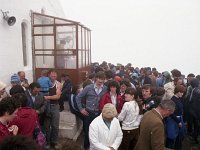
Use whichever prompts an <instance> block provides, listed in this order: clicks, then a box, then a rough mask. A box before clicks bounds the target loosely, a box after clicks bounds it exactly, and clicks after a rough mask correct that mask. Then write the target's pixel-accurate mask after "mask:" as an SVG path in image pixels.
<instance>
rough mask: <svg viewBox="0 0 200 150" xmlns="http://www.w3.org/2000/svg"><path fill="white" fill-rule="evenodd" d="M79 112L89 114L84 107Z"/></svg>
mask: <svg viewBox="0 0 200 150" xmlns="http://www.w3.org/2000/svg"><path fill="white" fill-rule="evenodd" d="M80 112H81V114H82V115H84V116H89V113H88V112H87V111H86V110H85V108H83V109H82V110H81V111H80Z"/></svg>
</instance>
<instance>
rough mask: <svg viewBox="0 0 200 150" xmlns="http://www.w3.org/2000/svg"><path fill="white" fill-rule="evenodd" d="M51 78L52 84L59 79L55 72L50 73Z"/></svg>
mask: <svg viewBox="0 0 200 150" xmlns="http://www.w3.org/2000/svg"><path fill="white" fill-rule="evenodd" d="M49 78H50V79H51V81H52V82H54V81H55V80H56V79H57V73H56V71H55V70H50V71H49Z"/></svg>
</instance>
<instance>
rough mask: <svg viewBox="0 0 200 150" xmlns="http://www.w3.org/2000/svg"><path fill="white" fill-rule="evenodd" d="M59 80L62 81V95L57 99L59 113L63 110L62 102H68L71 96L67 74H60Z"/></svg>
mask: <svg viewBox="0 0 200 150" xmlns="http://www.w3.org/2000/svg"><path fill="white" fill-rule="evenodd" d="M61 80H62V82H61V83H62V84H63V85H62V91H61V92H62V94H61V96H60V99H59V105H60V111H63V110H64V101H69V100H70V96H71V91H72V81H71V79H70V78H69V75H67V74H62V75H61Z"/></svg>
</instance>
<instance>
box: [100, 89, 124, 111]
mask: <svg viewBox="0 0 200 150" xmlns="http://www.w3.org/2000/svg"><path fill="white" fill-rule="evenodd" d="M116 100H117V103H116V109H117V112H118V113H120V112H121V110H122V106H123V101H122V97H121V95H117V99H116ZM107 103H112V100H111V96H110V93H109V92H107V93H105V94H104V95H103V96H102V97H101V99H100V104H99V106H100V110H101V111H102V109H103V106H104V105H105V104H107Z"/></svg>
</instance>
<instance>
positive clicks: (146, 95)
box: [142, 84, 154, 100]
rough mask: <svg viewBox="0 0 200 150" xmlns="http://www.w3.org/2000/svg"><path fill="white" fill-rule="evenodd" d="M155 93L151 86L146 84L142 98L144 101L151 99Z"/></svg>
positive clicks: (143, 87)
mask: <svg viewBox="0 0 200 150" xmlns="http://www.w3.org/2000/svg"><path fill="white" fill-rule="evenodd" d="M153 92H154V89H153V87H152V86H151V85H150V84H145V85H143V86H142V97H143V99H144V100H146V99H148V98H150V97H151V96H152V94H153Z"/></svg>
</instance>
